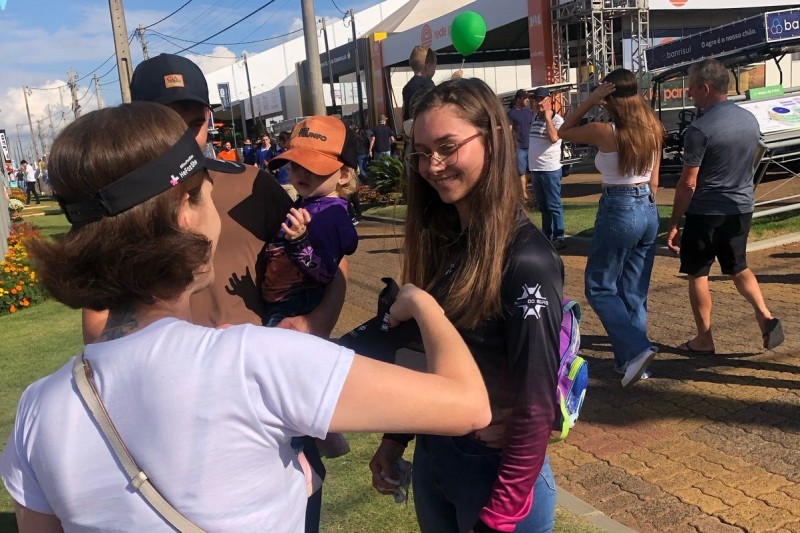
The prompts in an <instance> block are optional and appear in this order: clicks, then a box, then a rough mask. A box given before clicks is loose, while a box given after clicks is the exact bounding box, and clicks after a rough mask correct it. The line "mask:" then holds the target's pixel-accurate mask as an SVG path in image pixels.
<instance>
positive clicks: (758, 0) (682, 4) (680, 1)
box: [650, 0, 797, 11]
mask: <svg viewBox="0 0 800 533" xmlns="http://www.w3.org/2000/svg"><path fill="white" fill-rule="evenodd" d="M795 5H797V0H725V1H724V2H723V1H721V0H650V9H659V10H660V9H676V10H682V11H691V10H693V9H741V8H745V7H784V6H795Z"/></svg>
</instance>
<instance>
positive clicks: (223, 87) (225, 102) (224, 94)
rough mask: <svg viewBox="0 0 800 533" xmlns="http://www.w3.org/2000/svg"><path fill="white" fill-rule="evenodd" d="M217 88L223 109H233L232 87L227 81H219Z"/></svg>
mask: <svg viewBox="0 0 800 533" xmlns="http://www.w3.org/2000/svg"><path fill="white" fill-rule="evenodd" d="M217 90H218V91H219V101H220V102H222V109H223V110H224V111H230V110H231V89H230V86H229V85H228V84H227V83H218V84H217Z"/></svg>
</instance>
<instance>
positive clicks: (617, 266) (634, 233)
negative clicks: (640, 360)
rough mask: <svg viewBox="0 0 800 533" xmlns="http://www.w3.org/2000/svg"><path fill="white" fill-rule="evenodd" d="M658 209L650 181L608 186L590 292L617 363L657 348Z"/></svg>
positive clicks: (589, 272)
mask: <svg viewBox="0 0 800 533" xmlns="http://www.w3.org/2000/svg"><path fill="white" fill-rule="evenodd" d="M657 235H658V210H657V209H656V203H655V200H654V198H653V195H652V194H651V192H650V186H649V185H639V186H631V187H607V188H605V189H604V190H603V194H602V195H601V197H600V208H599V209H598V211H597V219H596V220H595V225H594V235H593V236H592V247H591V251H590V252H589V258H588V260H587V262H586V273H585V281H586V298H587V299H588V300H589V304H590V305H591V306H592V309H594V312H595V313H597V316H598V317H599V318H600V321H601V322H602V323H603V327H604V328H605V330H606V333H607V334H608V337H609V339H610V341H611V349H612V350H613V351H614V361H615V363H616V366H617V369H619V370H624V368H625V365H627V363H628V361H630V360H631V359H633V358H635V357H636V356H637V355H639V354H641V353H642V352H644V351H646V350H650V349H654V348H653V347H652V344H651V342H650V340H649V339H648V338H647V291H648V290H649V288H650V274H651V273H652V271H653V261H654V260H655V253H656V237H657Z"/></svg>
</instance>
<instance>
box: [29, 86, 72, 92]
mask: <svg viewBox="0 0 800 533" xmlns="http://www.w3.org/2000/svg"><path fill="white" fill-rule="evenodd" d="M66 86H67V85H59V86H58V87H30V86H29V87H28V89H31V90H34V91H55V90H56V89H63V88H64V87H66Z"/></svg>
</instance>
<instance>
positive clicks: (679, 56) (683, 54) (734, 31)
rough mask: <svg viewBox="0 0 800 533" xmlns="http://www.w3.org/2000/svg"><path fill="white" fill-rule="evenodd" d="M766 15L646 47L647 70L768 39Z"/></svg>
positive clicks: (672, 65) (748, 45)
mask: <svg viewBox="0 0 800 533" xmlns="http://www.w3.org/2000/svg"><path fill="white" fill-rule="evenodd" d="M765 33H766V31H765V28H764V18H763V17H761V16H758V17H752V18H749V19H744V20H739V21H737V22H733V23H731V24H726V25H724V26H719V27H717V28H712V29H710V30H706V31H702V32H700V33H695V34H694V35H689V36H688V37H684V38H683V39H678V40H676V41H672V42H668V43H664V44H660V45H658V46H654V47H652V48H648V49H647V50H645V57H646V58H647V70H649V71H654V70H659V69H665V68H671V67H678V66H680V65H686V64H689V63H694V62H696V61H699V60H701V59H706V58H713V57H717V56H720V55H723V54H726V53H729V52H733V51H735V50H742V49H745V48H749V47H752V46H757V45H759V44H763V43H764V42H765V41H766V36H765Z"/></svg>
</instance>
